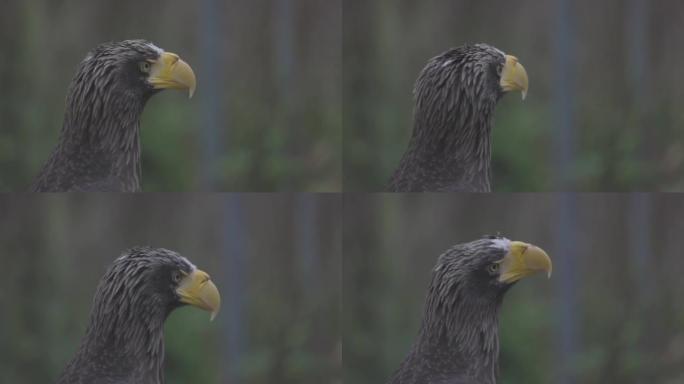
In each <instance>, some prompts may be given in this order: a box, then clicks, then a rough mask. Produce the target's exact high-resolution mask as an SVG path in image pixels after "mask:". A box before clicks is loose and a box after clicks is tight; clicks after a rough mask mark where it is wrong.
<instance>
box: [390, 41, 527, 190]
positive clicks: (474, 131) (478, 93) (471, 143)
mask: <svg viewBox="0 0 684 384" xmlns="http://www.w3.org/2000/svg"><path fill="white" fill-rule="evenodd" d="M511 90H521V91H522V92H523V97H524V95H525V94H526V92H527V74H526V73H525V69H524V68H523V67H522V65H520V64H519V63H518V61H517V59H516V58H515V57H513V56H508V55H505V54H504V53H503V52H501V51H500V50H498V49H496V48H494V47H492V46H489V45H486V44H476V45H465V46H462V47H459V48H453V49H450V50H448V51H446V52H444V53H442V54H441V55H439V56H437V57H435V58H433V59H432V60H430V61H429V62H428V64H427V65H426V66H425V68H424V69H423V70H422V72H421V73H420V75H419V76H418V80H417V81H416V85H415V89H414V95H415V109H414V122H413V133H412V135H411V140H410V142H409V145H408V149H407V150H406V152H405V153H404V155H403V157H402V159H401V161H400V163H399V166H398V167H397V169H396V170H395V172H394V174H393V175H392V178H391V179H390V183H389V190H390V191H394V192H422V191H426V192H430V191H468V192H489V191H490V190H491V169H490V160H491V147H492V144H491V130H492V122H493V117H494V109H495V107H496V104H497V103H498V101H499V100H500V99H501V97H502V96H503V95H504V93H505V92H508V91H511Z"/></svg>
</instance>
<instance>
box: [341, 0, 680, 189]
mask: <svg viewBox="0 0 684 384" xmlns="http://www.w3.org/2000/svg"><path fill="white" fill-rule="evenodd" d="M343 7H344V20H343V51H344V57H343V73H344V79H343V94H344V96H343V103H344V110H343V118H344V140H343V141H344V145H343V147H344V149H343V150H344V188H345V190H350V191H369V190H371V191H378V190H383V189H384V187H385V186H386V183H387V181H388V180H389V177H390V175H391V174H392V171H393V170H394V168H395V167H396V166H397V165H398V163H399V159H400V158H401V154H402V153H403V151H404V150H405V149H406V146H407V144H408V139H409V136H410V132H411V129H412V124H413V121H412V119H413V116H412V115H413V95H412V90H413V83H414V81H415V79H416V77H417V76H418V73H419V72H420V70H421V69H422V68H423V66H424V65H425V64H426V62H427V61H428V59H430V58H431V57H434V56H436V55H438V54H439V53H441V52H443V51H445V50H446V49H448V48H450V47H455V46H460V45H463V44H465V43H478V42H486V43H489V44H492V45H494V46H496V47H498V48H500V49H501V50H503V51H505V52H507V53H511V54H514V55H516V56H517V57H518V58H519V59H520V61H521V63H522V64H523V65H524V66H525V68H526V69H527V72H528V74H529V78H530V90H529V94H528V97H527V99H526V100H525V101H524V102H521V101H520V96H519V94H515V95H508V96H506V97H504V99H503V100H502V101H501V102H500V103H499V106H498V108H497V111H496V113H495V116H496V118H495V124H494V130H493V135H494V140H493V174H494V183H493V188H494V190H495V191H521V192H524V191H652V190H661V191H662V190H683V189H684V130H683V129H682V126H684V113H683V112H682V108H681V100H682V99H683V98H684V87H682V86H681V84H684V73H683V72H682V71H681V63H682V62H684V51H683V50H681V49H678V48H677V47H682V46H684V25H683V24H682V22H681V21H682V17H684V3H682V2H676V1H668V0H606V1H601V2H595V1H590V0H554V1H537V0H520V1H508V2H500V1H477V0H458V1H456V0H454V1H443V0H424V1H413V0H345V1H344V5H343Z"/></svg>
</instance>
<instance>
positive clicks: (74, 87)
mask: <svg viewBox="0 0 684 384" xmlns="http://www.w3.org/2000/svg"><path fill="white" fill-rule="evenodd" d="M165 88H173V89H187V90H189V92H190V94H191V95H192V93H193V92H194V89H195V75H194V74H193V72H192V69H191V68H190V66H188V65H187V64H186V63H185V62H184V61H182V60H180V59H179V58H178V56H177V55H175V54H173V53H169V52H164V51H163V50H161V49H160V48H158V47H156V46H155V45H154V44H152V43H150V42H147V41H144V40H126V41H122V42H117V43H106V44H102V45H100V46H98V47H97V48H95V49H94V50H92V51H91V52H90V53H89V54H88V55H87V56H86V58H85V59H84V60H83V61H82V62H81V64H80V65H79V67H78V70H77V72H76V76H75V77H74V79H73V80H72V82H71V85H70V86H69V90H68V93H67V99H66V111H65V113H64V123H63V125H62V131H61V133H60V136H59V142H58V144H57V146H56V147H55V149H54V150H53V152H52V154H51V155H50V157H49V158H48V160H47V162H46V163H45V165H44V166H43V168H42V170H41V171H40V173H39V174H38V177H37V178H36V180H35V181H34V183H33V186H32V187H31V190H32V191H33V192H66V191H121V192H135V191H139V190H140V177H141V175H140V172H141V171H140V135H139V131H140V115H141V114H142V111H143V109H144V108H145V103H146V102H147V100H148V99H149V98H150V97H151V96H152V95H154V94H155V93H157V92H159V91H160V90H162V89H165Z"/></svg>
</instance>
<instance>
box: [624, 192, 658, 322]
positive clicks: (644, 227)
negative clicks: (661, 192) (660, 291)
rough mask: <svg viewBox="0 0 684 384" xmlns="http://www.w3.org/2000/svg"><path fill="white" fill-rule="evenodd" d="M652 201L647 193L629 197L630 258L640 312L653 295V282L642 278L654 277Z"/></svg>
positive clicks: (634, 194) (632, 194) (633, 194)
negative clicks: (651, 260) (650, 261)
mask: <svg viewBox="0 0 684 384" xmlns="http://www.w3.org/2000/svg"><path fill="white" fill-rule="evenodd" d="M651 213H652V212H651V199H650V197H649V195H648V194H646V193H631V194H630V195H629V211H628V214H629V220H628V223H629V229H628V230H629V236H628V244H629V251H628V257H629V258H630V261H631V264H632V271H633V274H632V276H633V277H634V278H635V279H636V280H637V281H636V283H637V284H635V286H636V287H637V304H638V306H639V310H644V307H645V306H646V305H647V304H648V303H649V301H650V300H649V299H650V298H651V295H652V293H653V289H654V286H653V280H652V279H643V278H641V276H652V274H649V271H651V269H652V268H651V263H649V260H650V258H651V249H653V248H652V247H651V223H650V219H651Z"/></svg>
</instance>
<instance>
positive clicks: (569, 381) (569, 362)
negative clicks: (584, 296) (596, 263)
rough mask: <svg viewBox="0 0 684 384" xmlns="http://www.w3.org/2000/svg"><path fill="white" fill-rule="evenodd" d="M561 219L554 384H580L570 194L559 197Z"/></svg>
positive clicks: (557, 240)
mask: <svg viewBox="0 0 684 384" xmlns="http://www.w3.org/2000/svg"><path fill="white" fill-rule="evenodd" d="M556 206H557V210H558V215H557V219H556V226H555V227H556V231H555V249H554V252H553V253H554V275H555V284H554V285H555V286H556V288H557V292H558V295H556V297H557V298H558V299H557V301H556V303H555V305H556V308H555V313H556V316H557V321H558V323H557V324H558V326H557V333H556V338H557V341H556V344H557V348H558V357H559V359H557V361H558V366H556V372H555V377H556V380H555V381H554V382H555V383H558V384H573V383H576V382H577V377H576V372H575V363H576V362H577V358H578V353H577V352H578V350H579V345H578V344H579V342H578V340H579V329H578V321H577V313H579V312H580V311H579V306H578V303H577V289H578V285H577V257H578V254H577V252H576V249H577V246H576V245H577V208H578V204H577V195H576V194H574V193H569V192H559V193H557V194H556Z"/></svg>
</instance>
